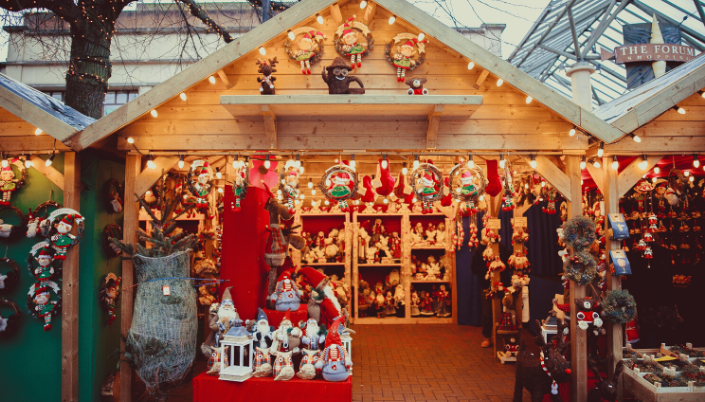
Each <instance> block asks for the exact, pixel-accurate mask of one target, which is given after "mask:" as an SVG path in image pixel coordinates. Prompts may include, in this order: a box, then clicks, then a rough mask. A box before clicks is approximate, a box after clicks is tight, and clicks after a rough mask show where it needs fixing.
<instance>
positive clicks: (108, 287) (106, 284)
mask: <svg viewBox="0 0 705 402" xmlns="http://www.w3.org/2000/svg"><path fill="white" fill-rule="evenodd" d="M120 281H122V278H118V277H117V275H115V274H114V273H112V272H111V273H109V274H107V275H106V276H105V278H103V284H102V285H101V286H100V303H101V305H102V306H103V308H105V309H106V310H107V311H108V324H112V323H113V321H115V319H116V318H117V317H116V316H115V307H116V306H117V304H116V301H117V299H118V297H120Z"/></svg>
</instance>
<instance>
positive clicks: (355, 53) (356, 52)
mask: <svg viewBox="0 0 705 402" xmlns="http://www.w3.org/2000/svg"><path fill="white" fill-rule="evenodd" d="M354 21H355V17H351V18H348V22H346V23H345V25H343V27H344V29H343V35H342V42H343V46H342V51H343V53H344V54H345V56H346V57H349V58H350V69H351V70H354V69H355V59H356V58H357V66H358V67H362V55H363V54H364V53H365V51H366V49H365V46H367V44H366V43H360V42H358V40H357V39H358V37H357V31H356V30H354V29H353V28H352V27H351V26H350V24H352V23H353V22H354Z"/></svg>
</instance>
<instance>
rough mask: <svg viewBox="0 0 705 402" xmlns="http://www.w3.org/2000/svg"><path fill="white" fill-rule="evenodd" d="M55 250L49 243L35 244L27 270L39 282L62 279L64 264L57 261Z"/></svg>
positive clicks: (28, 259)
mask: <svg viewBox="0 0 705 402" xmlns="http://www.w3.org/2000/svg"><path fill="white" fill-rule="evenodd" d="M55 254H56V253H55V252H54V249H53V248H52V246H51V243H50V242H49V241H43V242H40V243H37V244H35V245H34V246H33V247H32V248H31V249H30V250H29V254H28V255H27V270H28V271H29V274H30V275H33V276H34V277H35V278H36V279H37V280H38V281H40V282H41V281H46V280H49V279H52V278H59V277H61V269H62V267H63V264H62V263H61V261H60V260H59V261H56V259H55V258H54V256H55Z"/></svg>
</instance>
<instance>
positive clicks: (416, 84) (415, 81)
mask: <svg viewBox="0 0 705 402" xmlns="http://www.w3.org/2000/svg"><path fill="white" fill-rule="evenodd" d="M426 81H427V80H426V78H417V77H414V78H408V79H407V80H406V82H405V84H406V85H408V86H409V89H407V90H406V94H407V95H428V89H426V88H424V87H423V86H424V84H425V83H426Z"/></svg>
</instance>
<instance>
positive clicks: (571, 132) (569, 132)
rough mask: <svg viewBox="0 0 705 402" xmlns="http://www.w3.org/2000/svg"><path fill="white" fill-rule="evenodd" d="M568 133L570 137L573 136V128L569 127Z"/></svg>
mask: <svg viewBox="0 0 705 402" xmlns="http://www.w3.org/2000/svg"><path fill="white" fill-rule="evenodd" d="M568 135H569V136H571V137H572V136H574V135H575V129H574V128H571V129H570V131H568Z"/></svg>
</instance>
